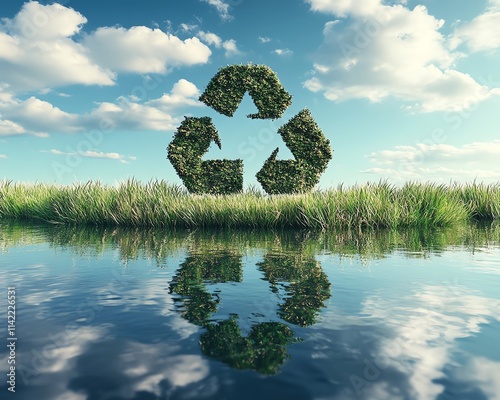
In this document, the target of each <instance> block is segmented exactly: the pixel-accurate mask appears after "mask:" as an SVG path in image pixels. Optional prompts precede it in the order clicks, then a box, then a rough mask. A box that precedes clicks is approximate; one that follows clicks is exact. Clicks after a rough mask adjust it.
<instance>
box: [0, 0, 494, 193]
mask: <svg viewBox="0 0 500 400" xmlns="http://www.w3.org/2000/svg"><path fill="white" fill-rule="evenodd" d="M0 18H1V19H0V179H1V178H6V179H10V180H13V181H19V182H21V181H22V182H35V181H38V182H50V183H61V184H70V183H72V182H76V181H79V182H81V181H86V180H89V179H93V180H97V179H99V180H101V181H102V182H104V183H109V184H114V183H115V182H118V181H121V180H124V179H127V178H131V177H135V178H136V179H138V180H140V181H149V180H151V179H164V180H167V181H170V182H174V183H181V181H180V179H179V178H178V177H177V175H176V173H175V171H174V169H173V167H172V165H171V164H170V163H169V162H168V160H167V159H166V155H167V153H166V147H167V146H168V144H169V143H170V141H171V140H172V138H173V135H174V132H175V130H176V128H177V127H178V126H179V125H180V123H181V121H182V120H183V118H184V116H195V117H202V116H209V117H212V119H213V122H214V124H215V125H216V126H217V128H218V130H219V134H220V137H221V140H222V150H219V149H218V147H217V146H215V145H212V146H211V148H210V151H209V153H208V154H207V156H206V157H205V158H206V159H221V158H228V159H236V158H241V159H243V161H244V181H245V186H248V185H256V184H257V180H256V178H255V174H256V173H257V171H258V170H259V169H260V168H261V166H262V164H263V162H264V160H265V159H267V158H268V157H269V155H270V154H271V153H272V151H273V149H274V148H276V147H279V148H280V153H279V156H278V158H279V159H289V158H291V157H292V156H291V153H290V152H289V151H288V150H287V148H286V146H285V145H284V143H283V142H282V140H281V138H280V136H279V135H278V134H277V130H278V128H279V127H280V126H282V125H283V124H285V123H286V122H287V121H288V120H289V119H290V118H291V117H293V116H294V115H295V114H297V113H298V112H299V111H300V110H302V109H303V108H305V107H307V108H309V109H310V110H311V113H312V115H313V117H314V118H315V119H316V121H317V123H318V124H319V126H320V128H321V129H322V130H323V132H324V134H325V136H326V137H327V138H328V139H330V142H331V146H332V149H333V150H334V156H333V159H332V161H331V162H330V164H329V166H328V169H327V171H326V172H325V173H324V174H323V175H322V177H321V181H320V187H321V188H327V187H330V186H336V185H337V184H339V183H341V182H344V183H346V184H349V185H350V184H354V183H363V182H366V181H379V180H380V179H387V180H389V181H390V182H393V183H395V184H399V183H402V182H405V181H408V180H412V181H415V180H420V181H435V182H443V183H448V182H450V181H460V182H464V181H472V180H474V179H477V180H478V181H484V182H496V181H500V163H499V162H498V160H499V159H500V135H499V134H500V127H499V122H500V117H499V113H498V110H499V109H500V96H499V94H500V51H499V47H500V30H499V29H498V26H500V0H478V1H475V2H471V1H468V0H439V1H437V0H419V1H411V0H408V1H398V0H388V1H382V0H273V1H268V0H183V1H175V0H164V1H159V0H156V1H153V0H143V1H141V2H139V1H131V0H120V1H115V0H112V1H102V2H94V1H83V0H68V1H61V2H59V3H52V2H43V1H40V2H22V1H16V0H11V1H9V2H5V4H2V8H1V11H0ZM249 62H252V63H255V64H266V65H269V66H270V67H271V68H272V69H273V70H274V71H275V72H276V73H277V75H278V77H279V78H280V80H281V82H282V83H283V85H284V86H285V88H286V89H287V90H288V92H289V93H290V94H292V95H293V100H292V105H291V106H290V108H289V109H288V110H287V111H286V113H285V115H284V116H283V118H281V119H279V120H276V121H271V120H251V119H248V118H246V115H247V114H250V113H253V112H254V109H255V107H254V105H253V103H252V101H251V99H250V97H248V95H247V96H246V97H245V98H244V100H243V102H242V104H241V106H240V108H239V109H238V110H237V112H236V113H235V115H234V117H233V118H228V117H225V116H222V115H219V114H217V113H216V112H215V111H213V110H211V109H210V108H208V107H206V106H205V105H203V104H202V103H200V102H199V101H198V96H199V94H201V93H202V92H203V90H204V89H205V87H206V85H207V84H208V82H209V81H210V79H211V78H212V76H214V74H215V73H216V72H217V70H218V69H219V68H221V67H223V66H225V65H230V64H238V63H249Z"/></svg>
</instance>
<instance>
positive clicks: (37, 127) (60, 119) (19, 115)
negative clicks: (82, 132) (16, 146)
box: [0, 96, 79, 136]
mask: <svg viewBox="0 0 500 400" xmlns="http://www.w3.org/2000/svg"><path fill="white" fill-rule="evenodd" d="M0 113H1V114H2V117H4V118H6V119H7V120H2V121H1V122H2V123H5V122H6V121H10V122H11V124H13V125H14V126H15V127H16V129H17V134H23V133H27V134H32V135H37V136H47V132H49V131H54V129H57V131H59V132H70V133H74V132H77V131H79V129H78V128H77V125H78V117H77V115H75V114H69V113H66V112H64V111H62V110H61V109H59V108H58V107H54V106H53V105H52V104H50V103H48V102H46V101H42V100H40V99H38V98H36V97H34V96H31V97H29V98H28V99H27V100H24V101H21V100H18V99H11V100H10V101H8V102H0Z"/></svg>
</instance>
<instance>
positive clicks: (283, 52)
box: [274, 49, 293, 56]
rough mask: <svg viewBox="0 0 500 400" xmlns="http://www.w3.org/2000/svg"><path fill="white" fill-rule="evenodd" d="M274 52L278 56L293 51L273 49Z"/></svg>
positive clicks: (288, 54) (289, 54) (286, 54)
mask: <svg viewBox="0 0 500 400" xmlns="http://www.w3.org/2000/svg"><path fill="white" fill-rule="evenodd" d="M274 54H277V55H278V56H291V55H292V54H293V51H292V50H290V49H276V50H274Z"/></svg>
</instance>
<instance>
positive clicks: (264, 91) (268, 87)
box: [200, 64, 292, 119]
mask: <svg viewBox="0 0 500 400" xmlns="http://www.w3.org/2000/svg"><path fill="white" fill-rule="evenodd" d="M246 92H248V93H249V95H250V97H251V98H252V100H253V102H254V104H255V106H256V107H257V109H258V111H259V112H258V113H257V114H250V115H248V117H249V118H254V119H257V118H259V119H276V118H280V117H281V116H282V115H283V113H284V112H285V110H286V109H287V108H288V106H289V105H290V104H291V101H292V96H291V95H290V94H289V93H288V92H287V91H286V90H285V88H284V87H283V85H282V84H281V82H280V81H279V79H278V77H277V76H276V74H275V73H274V72H273V70H272V69H271V68H269V67H268V66H266V65H253V64H250V65H229V66H227V67H224V68H221V69H220V70H219V72H217V74H216V75H215V76H214V77H213V78H212V80H211V81H210V82H209V83H208V85H207V88H206V89H205V92H203V94H202V95H201V96H200V101H202V102H203V103H205V104H206V105H207V106H209V107H211V108H213V109H214V110H215V111H217V112H219V113H221V114H223V115H226V116H228V117H232V116H233V114H234V112H235V111H236V110H237V109H238V106H239V105H240V103H241V100H242V99H243V96H244V95H245V93H246Z"/></svg>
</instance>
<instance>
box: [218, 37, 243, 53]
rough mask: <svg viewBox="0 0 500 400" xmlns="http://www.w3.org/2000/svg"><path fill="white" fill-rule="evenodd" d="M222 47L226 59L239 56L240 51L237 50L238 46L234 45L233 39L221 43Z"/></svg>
mask: <svg viewBox="0 0 500 400" xmlns="http://www.w3.org/2000/svg"><path fill="white" fill-rule="evenodd" d="M222 47H223V48H224V50H226V52H225V56H226V57H232V56H236V55H238V54H240V50H239V49H238V46H237V45H236V40H234V39H229V40H226V41H225V42H224V43H222Z"/></svg>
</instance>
